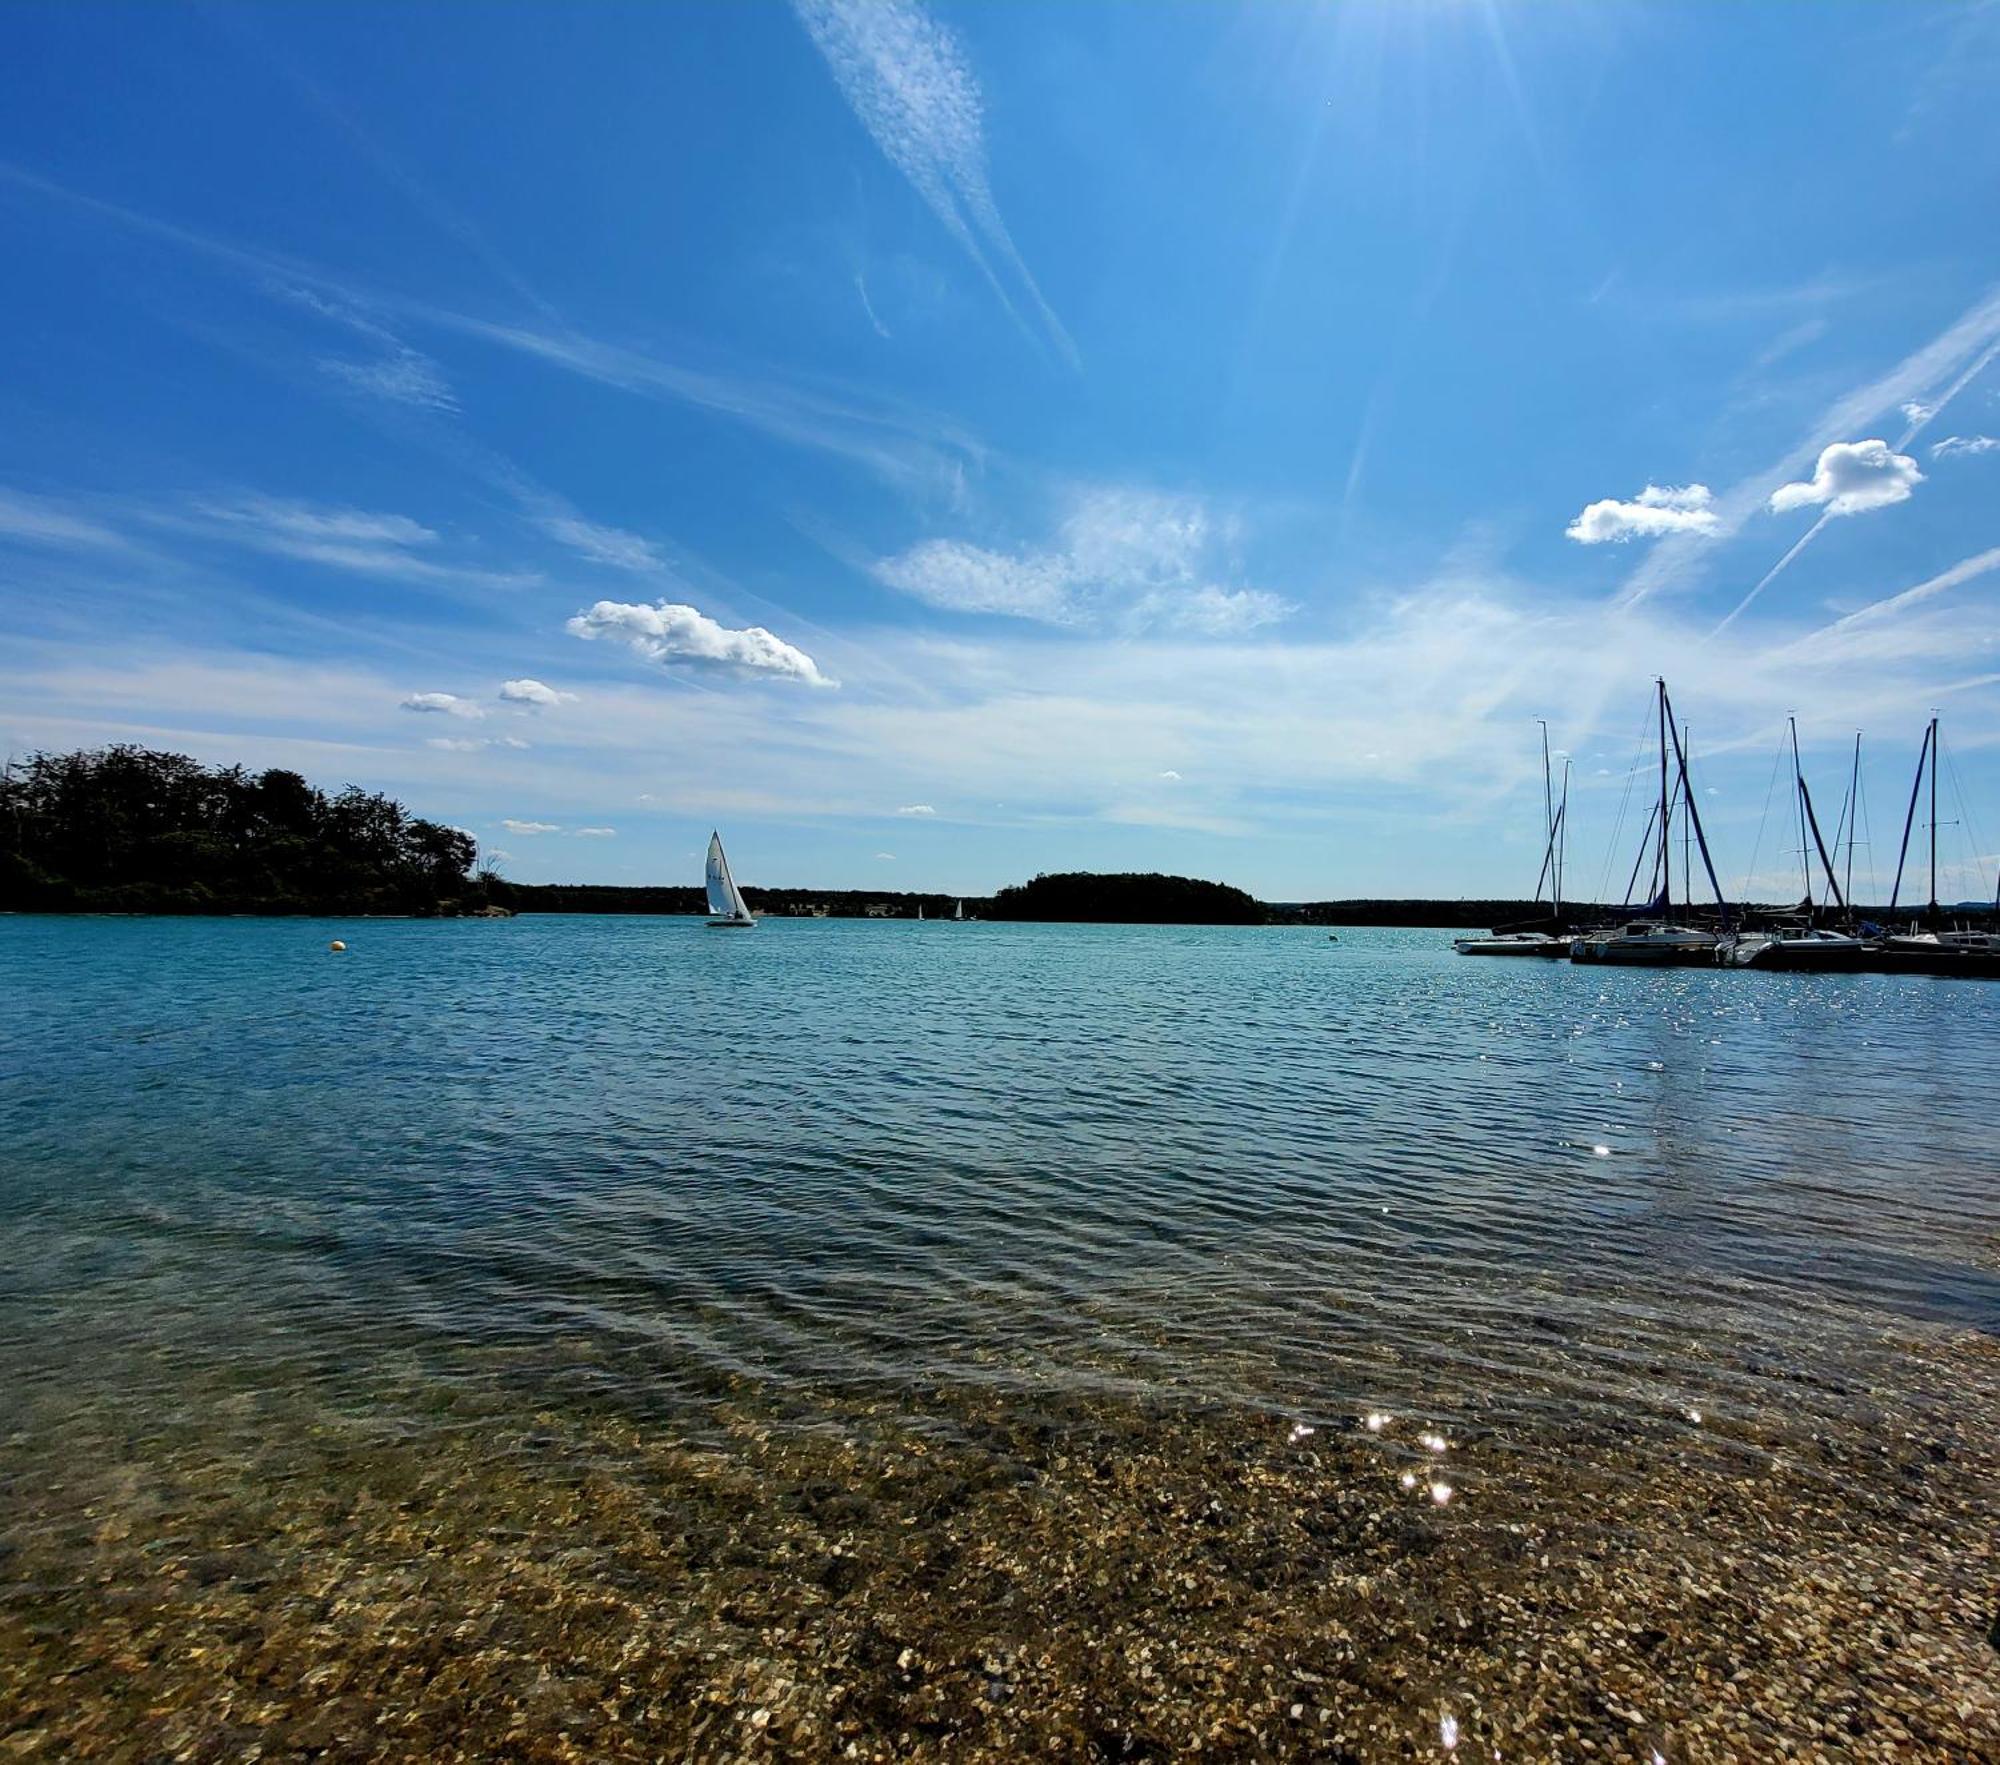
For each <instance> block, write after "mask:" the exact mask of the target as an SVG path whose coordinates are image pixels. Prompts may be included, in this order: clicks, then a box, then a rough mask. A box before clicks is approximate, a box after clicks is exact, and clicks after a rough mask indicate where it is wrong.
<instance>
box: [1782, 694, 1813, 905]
mask: <svg viewBox="0 0 2000 1765" xmlns="http://www.w3.org/2000/svg"><path fill="white" fill-rule="evenodd" d="M1785 722H1786V724H1787V726H1788V727H1789V728H1790V729H1791V732H1792V807H1793V809H1795V810H1796V811H1797V812H1798V817H1799V871H1800V873H1801V874H1802V875H1803V876H1804V877H1805V883H1806V918H1807V919H1811V918H1812V911H1813V896H1812V848H1811V847H1810V846H1808V845H1807V844H1806V775H1805V772H1804V770H1803V769H1802V768H1801V767H1800V765H1799V720H1798V719H1797V718H1796V717H1787V718H1786V719H1785Z"/></svg>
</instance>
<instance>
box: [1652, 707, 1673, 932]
mask: <svg viewBox="0 0 2000 1765" xmlns="http://www.w3.org/2000/svg"><path fill="white" fill-rule="evenodd" d="M1656 684H1657V685H1658V687H1659V689H1660V911H1661V912H1662V913H1663V914H1665V913H1667V912H1669V911H1670V910H1671V909H1672V907H1673V902H1674V879H1673V875H1672V873H1671V871H1670V870H1669V869H1668V865H1669V864H1670V863H1671V862H1672V858H1673V850H1674V849H1673V846H1672V845H1671V843H1670V842H1669V840H1668V837H1667V835H1668V822H1669V821H1670V820H1671V819H1672V816H1673V806H1672V804H1670V803H1669V802H1668V801H1667V683H1666V679H1665V677H1664V676H1663V677H1662V678H1661V679H1660V680H1659V681H1657V682H1656Z"/></svg>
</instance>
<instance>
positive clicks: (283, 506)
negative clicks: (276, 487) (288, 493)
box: [196, 497, 437, 546]
mask: <svg viewBox="0 0 2000 1765" xmlns="http://www.w3.org/2000/svg"><path fill="white" fill-rule="evenodd" d="M196 507H197V508H198V510H199V511H200V512H201V513H202V514H204V515H208V516H211V517H213V518H214V519H215V520H217V521H222V522H227V523H230V524H232V525H236V526H243V527H250V528H254V529H256V530H257V531H258V532H259V533H261V534H264V535H266V536H279V537H287V538H292V539H299V540H308V541H313V542H320V541H334V542H338V543H341V544H346V545H400V546H411V545H435V544H436V543H437V535H436V534H435V533H433V532H432V531H431V530H430V528H428V527H425V526H424V525H422V524H421V523H420V522H416V521H412V520H411V519H410V518H409V517H408V516H407V515H379V514H374V513H371V512H370V511H368V510H366V509H343V508H322V507H318V506H315V505H314V504H312V503H301V502H286V501H282V500H280V499H278V498H276V497H245V498H243V499H242V500H241V501H239V502H234V503H200V504H197V505H196Z"/></svg>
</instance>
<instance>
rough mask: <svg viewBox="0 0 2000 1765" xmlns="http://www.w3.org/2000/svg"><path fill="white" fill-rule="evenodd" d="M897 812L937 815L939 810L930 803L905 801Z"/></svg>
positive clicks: (902, 813)
mask: <svg viewBox="0 0 2000 1765" xmlns="http://www.w3.org/2000/svg"><path fill="white" fill-rule="evenodd" d="M896 813H897V814H898V815H935V814H936V813H937V811H936V810H935V809H933V808H932V807H931V806H930V804H928V803H905V804H904V805H903V806H902V808H900V809H898V810H897V811H896Z"/></svg>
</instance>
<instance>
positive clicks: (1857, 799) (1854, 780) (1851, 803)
mask: <svg viewBox="0 0 2000 1765" xmlns="http://www.w3.org/2000/svg"><path fill="white" fill-rule="evenodd" d="M1860 820H1861V731H1860V730H1858V729H1857V730H1856V731H1855V732H1854V772H1853V775H1852V776H1851V777H1850V778H1849V779H1848V781H1847V911H1848V913H1849V914H1850V915H1852V913H1853V912H1854V832H1855V827H1856V824H1857V823H1859V821H1860Z"/></svg>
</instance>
